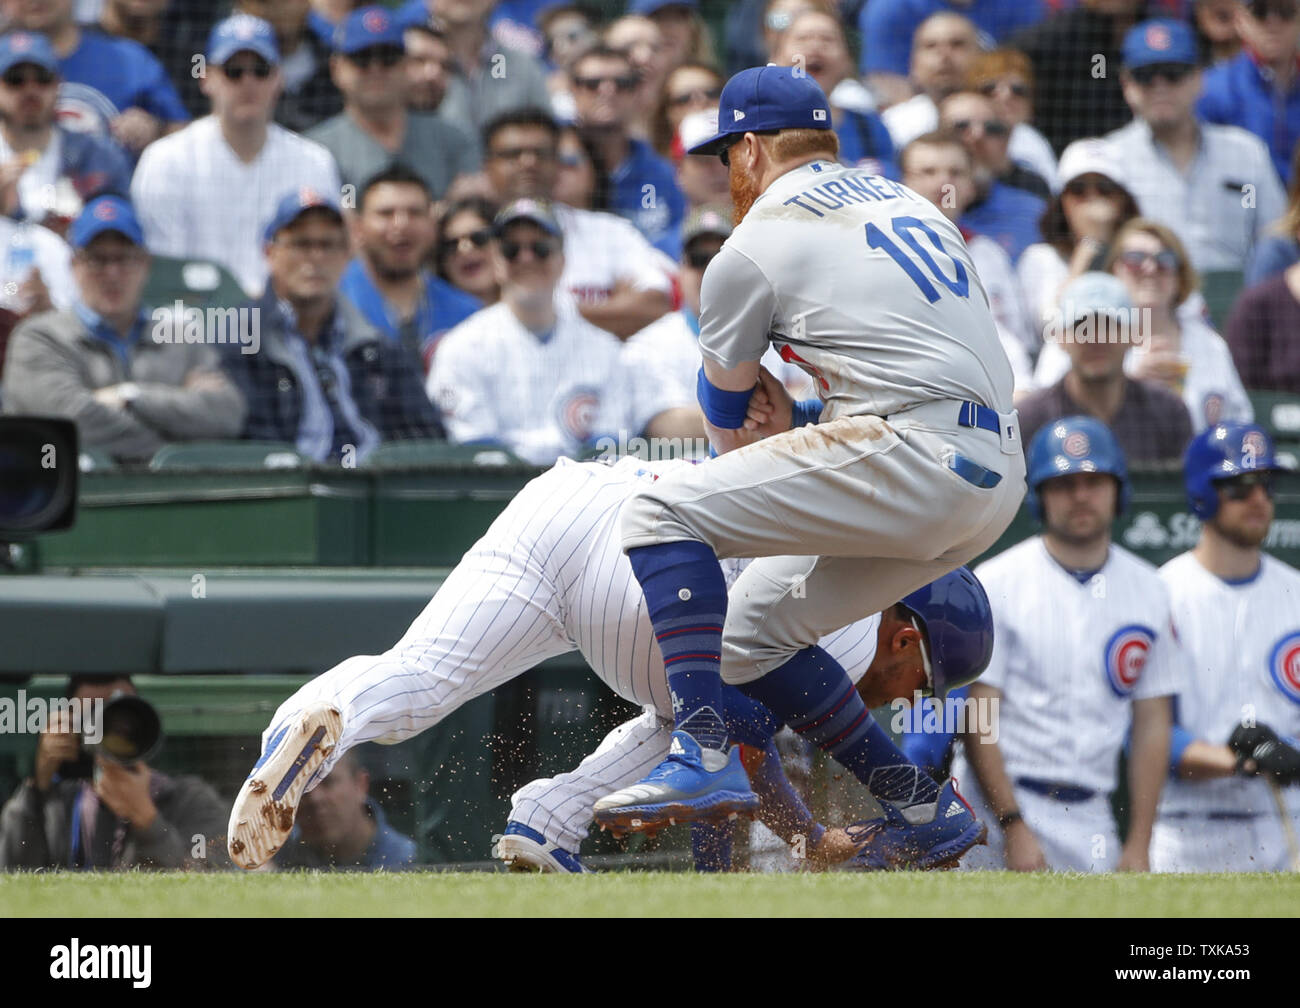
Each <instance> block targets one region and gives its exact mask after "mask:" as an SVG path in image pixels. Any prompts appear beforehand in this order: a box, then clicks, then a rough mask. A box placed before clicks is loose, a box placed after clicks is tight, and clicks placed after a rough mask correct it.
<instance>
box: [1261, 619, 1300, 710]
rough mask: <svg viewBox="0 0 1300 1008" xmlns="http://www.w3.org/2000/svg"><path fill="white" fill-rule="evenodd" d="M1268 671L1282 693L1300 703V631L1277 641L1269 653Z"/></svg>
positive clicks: (1292, 700) (1293, 701)
mask: <svg viewBox="0 0 1300 1008" xmlns="http://www.w3.org/2000/svg"><path fill="white" fill-rule="evenodd" d="M1268 671H1269V674H1270V675H1271V676H1272V677H1273V682H1274V683H1275V684H1276V685H1277V688H1278V689H1280V690H1281V691H1282V694H1283V695H1284V696H1285V697H1286V698H1287V699H1288V700H1290V701H1291V702H1292V703H1296V704H1300V632H1296V633H1290V634H1287V635H1286V636H1285V637H1283V638H1282V639H1281V640H1280V641H1278V642H1277V645H1276V646H1275V647H1274V648H1273V653H1272V654H1271V655H1269V659H1268Z"/></svg>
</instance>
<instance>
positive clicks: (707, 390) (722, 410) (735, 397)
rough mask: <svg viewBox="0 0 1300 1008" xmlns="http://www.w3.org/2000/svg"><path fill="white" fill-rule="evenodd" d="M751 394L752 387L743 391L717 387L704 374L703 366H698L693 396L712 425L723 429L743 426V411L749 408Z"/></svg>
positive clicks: (735, 428) (734, 428)
mask: <svg viewBox="0 0 1300 1008" xmlns="http://www.w3.org/2000/svg"><path fill="white" fill-rule="evenodd" d="M753 394H754V390H753V389H752V388H748V389H745V391H743V392H728V391H727V390H726V389H720V388H718V387H717V386H716V385H714V384H713V383H712V382H711V381H709V379H708V377H707V376H706V375H705V374H704V368H700V373H699V376H698V377H697V378H696V380H695V396H696V398H697V399H699V400H700V408H701V409H702V410H704V416H705V418H706V419H707V420H708V421H709V423H711V424H713V426H714V427H721V428H722V429H723V430H739V429H740V428H741V427H743V426H745V411H746V410H747V409H748V408H749V400H750V397H751V396H752V395H753Z"/></svg>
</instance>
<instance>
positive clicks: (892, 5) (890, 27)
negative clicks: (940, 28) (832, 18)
mask: <svg viewBox="0 0 1300 1008" xmlns="http://www.w3.org/2000/svg"><path fill="white" fill-rule="evenodd" d="M917 6H921V7H922V8H923V11H917V10H916V9H915V8H916V7H917ZM931 7H933V8H935V9H936V10H937V9H938V5H936V4H934V3H924V4H920V5H917V4H913V3H911V2H910V0H870V2H869V3H867V5H866V6H865V7H863V8H862V13H861V14H860V15H858V31H859V32H860V33H861V35H862V60H861V63H860V65H859V68H860V69H861V71H862V72H863V73H864V74H869V73H894V74H898V75H899V76H900V77H906V76H907V73H908V69H909V67H910V65H911V62H912V35H913V34H914V33H915V32H916V27H917V25H919V24H920V23H921V22H922V21H923V20H925V17H926V16H927V15H928V14H930V13H933V12H932V11H931V10H930V8H931ZM918 14H920V16H919V17H918V16H917V15H918Z"/></svg>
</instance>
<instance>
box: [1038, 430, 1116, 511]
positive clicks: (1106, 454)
mask: <svg viewBox="0 0 1300 1008" xmlns="http://www.w3.org/2000/svg"><path fill="white" fill-rule="evenodd" d="M1025 465H1026V470H1027V472H1026V476H1025V479H1026V482H1027V483H1028V484H1029V493H1028V494H1026V495H1025V503H1026V505H1027V506H1028V508H1029V513H1030V514H1031V515H1032V516H1033V517H1034V518H1035V519H1036V520H1037V521H1042V520H1043V505H1042V501H1041V500H1040V499H1039V496H1038V488H1039V486H1040V485H1042V484H1043V483H1045V482H1046V481H1047V480H1049V479H1051V478H1052V477H1053V476H1068V475H1070V474H1072V473H1083V472H1087V473H1094V472H1097V473H1108V474H1109V475H1111V476H1114V477H1115V479H1117V480H1118V481H1119V499H1118V501H1117V504H1116V509H1115V512H1116V516H1118V515H1120V514H1123V513H1124V510H1125V509H1126V508H1127V507H1128V499H1129V492H1130V491H1129V482H1128V467H1127V466H1126V465H1125V464H1124V452H1123V451H1122V450H1121V449H1120V446H1119V442H1118V441H1116V440H1115V435H1114V434H1112V433H1111V431H1110V428H1109V427H1107V426H1106V425H1105V424H1104V423H1102V422H1101V421H1100V420H1098V419H1096V418H1095V417H1089V416H1072V417H1062V418H1061V419H1060V420H1057V421H1055V422H1053V423H1050V424H1048V425H1047V426H1046V427H1044V428H1043V429H1042V430H1040V431H1039V432H1038V433H1037V434H1035V435H1034V439H1033V441H1031V442H1030V444H1029V451H1028V453H1027V456H1026V463H1025Z"/></svg>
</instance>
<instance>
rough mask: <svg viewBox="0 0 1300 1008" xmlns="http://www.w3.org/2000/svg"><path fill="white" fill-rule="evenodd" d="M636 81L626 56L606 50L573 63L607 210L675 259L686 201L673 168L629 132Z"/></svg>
mask: <svg viewBox="0 0 1300 1008" xmlns="http://www.w3.org/2000/svg"><path fill="white" fill-rule="evenodd" d="M637 80H638V78H637V75H636V73H635V70H634V68H633V65H632V61H631V58H630V57H629V56H628V55H627V54H626V53H622V52H619V51H618V50H615V49H606V48H596V49H591V50H589V51H588V52H586V53H585V54H584V55H583V56H581V57H580V58H579V59H578V60H577V61H576V62H575V63H574V64H573V85H574V98H575V100H576V102H577V112H578V115H577V120H576V122H575V125H576V126H577V127H578V131H579V132H580V133H581V134H582V135H583V138H584V139H585V140H586V141H587V142H588V143H590V144H591V147H592V150H593V152H594V153H595V156H596V159H597V161H598V162H599V164H598V167H599V169H600V171H601V172H603V173H604V176H605V178H606V180H607V184H608V188H607V191H606V193H605V199H604V201H603V202H604V205H605V206H606V208H608V209H609V210H610V211H611V212H613V213H616V214H618V215H619V216H620V217H625V218H627V219H628V220H629V221H631V222H632V224H633V225H634V226H635V227H636V229H637V230H638V231H640V232H641V234H642V235H644V236H645V238H646V240H647V241H649V242H650V244H651V245H653V246H654V247H655V248H657V249H659V250H660V251H661V252H663V253H664V254H665V255H667V256H668V257H669V258H670V259H674V260H675V259H676V258H677V256H678V253H679V252H680V249H679V247H678V245H679V239H678V235H679V234H680V228H681V223H682V219H683V217H685V215H686V201H685V199H684V198H683V197H682V194H681V191H680V190H679V189H678V188H677V182H676V180H675V179H674V178H673V167H672V165H671V164H670V163H669V162H668V161H666V160H665V159H664V158H661V157H660V156H659V155H658V154H656V153H655V151H654V148H652V147H651V146H650V144H649V143H647V142H646V141H645V140H640V139H637V138H636V137H633V136H632V135H631V134H630V133H629V132H628V120H629V119H630V117H631V115H632V112H633V108H632V106H633V101H634V95H635V92H636V89H637Z"/></svg>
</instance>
